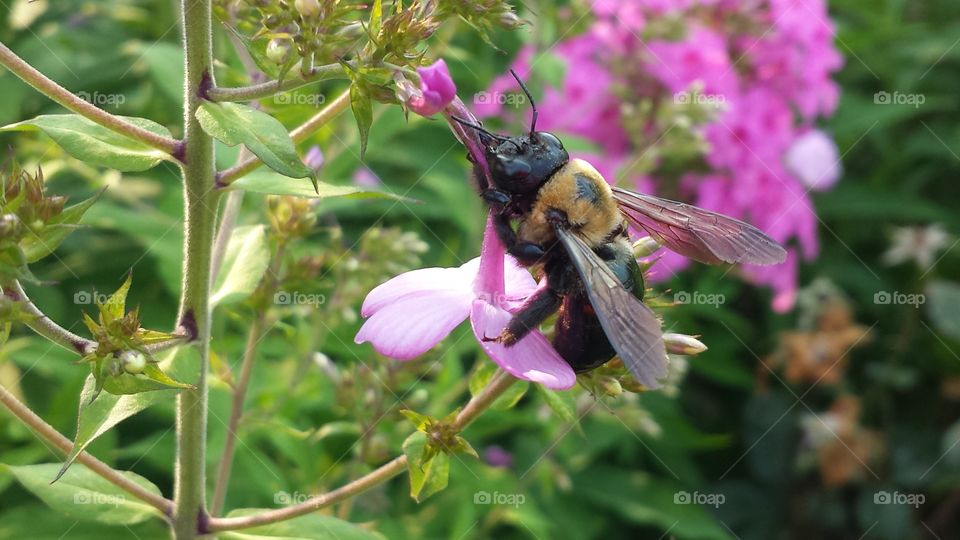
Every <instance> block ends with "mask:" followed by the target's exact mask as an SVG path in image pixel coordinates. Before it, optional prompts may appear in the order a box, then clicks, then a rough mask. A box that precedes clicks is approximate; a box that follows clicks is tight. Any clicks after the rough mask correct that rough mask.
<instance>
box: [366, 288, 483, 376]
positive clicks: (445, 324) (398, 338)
mask: <svg viewBox="0 0 960 540" xmlns="http://www.w3.org/2000/svg"><path fill="white" fill-rule="evenodd" d="M471 301H472V296H471V295H469V294H467V295H464V294H463V292H462V291H460V290H433V291H420V292H413V293H411V294H408V295H406V296H404V297H403V298H401V299H399V300H396V301H393V302H391V303H389V304H387V305H384V306H382V307H380V308H378V309H377V311H376V313H374V314H373V315H372V316H371V317H370V318H369V319H367V322H365V323H363V326H362V327H360V331H359V332H357V336H356V337H355V338H354V342H356V343H358V344H359V343H365V342H368V341H369V342H370V343H371V344H372V345H373V348H374V349H376V351H377V352H378V353H380V354H382V355H384V356H389V357H390V358H396V359H397V360H409V359H411V358H415V357H417V356H420V355H421V354H423V353H425V352H427V351H428V350H430V349H431V348H432V347H433V346H434V345H436V344H437V343H439V342H440V340H442V339H443V338H445V337H447V335H448V334H449V333H450V332H451V331H452V330H453V329H454V328H456V327H457V325H459V324H460V323H462V322H463V320H464V319H466V318H467V315H468V314H469V313H470V302H471Z"/></svg>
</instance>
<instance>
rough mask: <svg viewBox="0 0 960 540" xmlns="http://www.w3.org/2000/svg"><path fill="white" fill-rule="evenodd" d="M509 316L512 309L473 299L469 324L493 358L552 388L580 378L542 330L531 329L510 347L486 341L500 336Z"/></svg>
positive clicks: (515, 372) (517, 373)
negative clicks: (508, 310)
mask: <svg viewBox="0 0 960 540" xmlns="http://www.w3.org/2000/svg"><path fill="white" fill-rule="evenodd" d="M510 317H511V315H510V313H508V312H506V311H504V310H502V309H499V308H497V307H495V306H493V305H490V304H488V303H486V302H484V301H482V300H475V301H474V302H473V307H472V309H471V312H470V324H471V325H472V326H473V333H474V334H475V335H476V336H477V340H479V341H480V345H481V346H482V347H483V350H484V351H486V353H487V354H488V355H489V356H490V358H492V359H493V361H494V362H496V363H497V365H499V366H500V367H501V368H503V369H504V371H506V372H507V373H509V374H511V375H513V376H514V377H517V378H519V379H524V380H527V381H533V382H537V383H540V384H542V385H544V386H546V387H547V388H551V389H553V390H566V389H568V388H570V387H572V386H573V385H574V384H575V383H576V382H577V376H576V374H574V372H573V369H571V368H570V365H569V364H567V363H566V361H564V360H563V358H561V357H560V355H559V354H557V351H556V350H554V348H553V346H552V345H550V342H548V341H547V338H545V337H544V336H543V334H541V333H540V332H537V331H534V332H531V333H530V334H529V335H528V336H527V337H525V338H523V339H521V340H520V341H519V342H517V343H516V344H514V345H512V346H510V347H504V346H503V345H500V344H498V343H493V342H489V341H484V338H494V337H496V336H498V335H499V334H500V332H501V331H502V330H503V329H504V327H506V326H507V322H508V321H509V320H510Z"/></svg>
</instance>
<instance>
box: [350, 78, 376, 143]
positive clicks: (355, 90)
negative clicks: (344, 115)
mask: <svg viewBox="0 0 960 540" xmlns="http://www.w3.org/2000/svg"><path fill="white" fill-rule="evenodd" d="M350 109H351V110H352V111H353V117H354V118H355V119H356V120H357V131H359V132H360V159H363V156H364V155H365V154H366V152H367V139H368V138H369V137H370V126H371V125H373V103H372V102H371V101H370V96H369V95H367V93H366V92H365V91H364V90H363V88H362V87H361V86H360V85H359V84H357V83H354V84H352V85H350Z"/></svg>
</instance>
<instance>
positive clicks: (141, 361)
mask: <svg viewBox="0 0 960 540" xmlns="http://www.w3.org/2000/svg"><path fill="white" fill-rule="evenodd" d="M120 361H121V362H123V370H124V371H126V372H127V373H131V374H134V375H136V374H137V373H143V369H144V368H145V367H147V357H146V356H144V355H143V353H141V352H137V351H124V352H122V353H120Z"/></svg>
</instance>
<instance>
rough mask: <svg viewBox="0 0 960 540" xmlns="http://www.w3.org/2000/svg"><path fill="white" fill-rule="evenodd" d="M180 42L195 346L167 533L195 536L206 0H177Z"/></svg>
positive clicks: (208, 151)
mask: <svg viewBox="0 0 960 540" xmlns="http://www.w3.org/2000/svg"><path fill="white" fill-rule="evenodd" d="M181 13H182V17H183V21H182V24H183V36H184V43H185V48H186V65H185V71H186V76H185V81H186V82H185V88H184V133H185V144H186V148H185V151H184V158H185V163H184V165H183V188H184V190H183V193H184V207H185V213H186V220H185V222H186V224H185V227H186V234H185V237H186V242H185V245H184V257H183V293H182V294H183V296H182V297H181V302H180V315H179V321H180V327H181V328H182V329H183V330H184V331H186V332H187V333H188V334H190V335H191V336H192V337H193V338H194V341H195V342H196V343H195V346H196V347H197V349H198V351H199V357H200V362H199V365H197V366H196V368H197V371H198V377H197V382H196V387H195V388H194V389H192V390H184V391H183V392H181V393H180V395H179V396H178V399H177V467H176V475H175V477H174V504H175V508H174V515H173V537H174V538H176V539H189V538H195V537H196V536H197V534H198V533H199V534H203V533H204V532H205V530H206V522H207V514H206V510H205V507H204V506H205V501H204V498H205V493H206V490H205V487H206V471H205V468H204V463H205V459H206V438H207V368H208V365H209V359H210V288H211V282H212V275H211V266H212V258H213V257H212V255H213V237H214V232H215V228H216V216H217V195H218V192H217V191H216V190H214V189H213V187H214V176H215V174H216V170H215V164H214V146H213V139H212V138H211V137H210V136H209V135H207V134H206V133H205V132H204V131H203V129H202V128H201V126H200V123H199V122H198V121H197V119H196V116H195V114H196V111H197V108H198V107H199V106H200V103H201V101H202V100H203V99H204V97H203V96H204V95H205V92H206V90H207V89H209V88H210V87H211V86H212V84H213V54H212V48H211V32H212V27H211V12H210V0H182V3H181Z"/></svg>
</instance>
